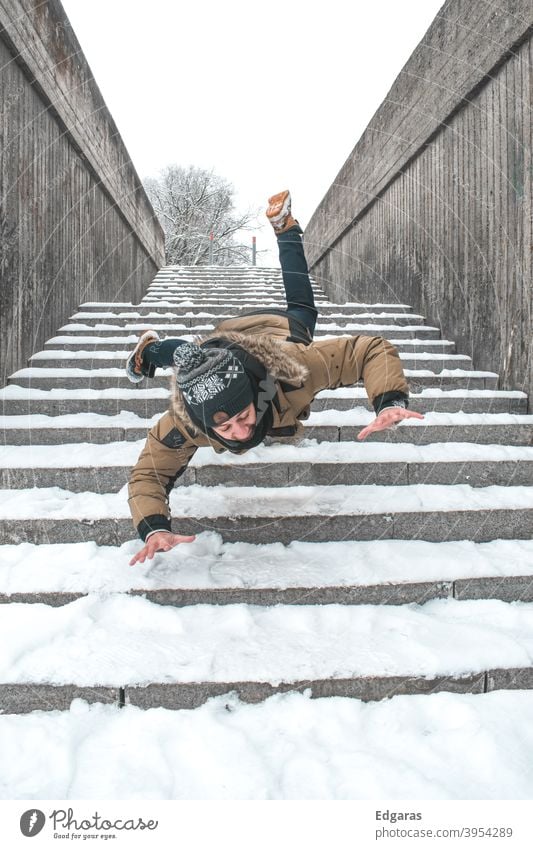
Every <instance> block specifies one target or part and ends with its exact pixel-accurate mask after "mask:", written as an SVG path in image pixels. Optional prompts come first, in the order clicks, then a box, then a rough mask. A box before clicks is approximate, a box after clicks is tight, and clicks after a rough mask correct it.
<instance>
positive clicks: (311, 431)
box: [0, 267, 533, 712]
mask: <svg viewBox="0 0 533 849" xmlns="http://www.w3.org/2000/svg"><path fill="white" fill-rule="evenodd" d="M315 296H316V300H317V306H318V308H319V315H320V317H319V323H318V326H317V331H316V336H317V337H318V336H323V335H326V334H331V335H343V334H346V333H350V334H357V333H368V334H372V335H375V334H381V335H383V336H386V337H387V338H389V339H391V340H392V341H393V342H394V344H395V345H396V346H397V347H398V350H399V352H400V356H401V358H402V360H403V364H404V368H405V369H406V373H407V375H408V378H409V382H410V386H411V402H410V407H411V409H415V410H419V411H420V412H423V413H424V414H425V419H424V420H423V421H410V422H409V423H405V424H403V425H401V426H399V427H398V428H397V429H395V430H394V432H392V431H389V432H386V433H381V434H376V435H375V436H373V437H372V438H370V439H369V440H368V441H367V442H365V443H358V442H356V439H355V437H356V434H357V432H358V431H359V430H360V428H361V427H362V426H364V425H365V424H367V423H368V422H369V421H370V420H371V419H372V418H373V414H372V413H371V411H370V408H369V405H368V403H367V401H366V395H365V392H364V390H363V388H362V387H359V386H357V387H353V388H349V389H342V390H336V391H331V392H323V393H321V394H320V396H319V397H318V398H317V399H316V401H315V402H314V404H313V408H312V414H311V417H310V418H309V420H308V421H307V422H306V423H305V427H306V434H307V438H306V440H305V442H304V443H302V444H301V445H299V446H297V447H295V446H289V445H269V446H260V447H259V448H257V449H254V450H253V451H251V452H248V453H247V454H245V455H242V456H240V457H235V456H232V455H221V456H216V455H215V454H214V453H213V452H211V451H209V450H208V449H201V450H199V451H198V452H197V454H196V456H195V458H194V459H193V462H192V463H191V465H190V467H189V469H188V470H187V472H186V474H185V475H184V476H183V477H182V478H181V479H180V481H179V485H177V486H176V488H175V490H174V493H173V495H172V498H171V504H172V507H173V510H172V512H173V515H174V517H175V520H174V524H175V527H176V528H177V529H178V528H179V530H180V532H183V533H195V534H197V535H198V536H197V540H196V541H195V542H194V543H193V544H191V545H182V546H179V547H178V548H176V549H175V550H173V551H172V552H170V553H168V554H164V555H163V554H161V555H157V557H156V558H155V560H154V561H153V562H152V563H147V564H144V565H143V566H140V565H138V566H136V567H134V568H130V567H129V566H128V561H129V559H130V557H131V555H132V553H133V552H134V551H135V550H137V549H138V547H140V545H141V543H140V540H135V538H134V537H135V533H134V530H133V526H132V523H131V519H130V517H129V512H128V509H127V504H126V493H125V488H124V487H125V484H126V481H127V478H128V474H129V470H130V468H131V466H132V465H133V464H134V462H135V460H136V458H137V456H138V454H139V451H140V449H141V446H142V444H143V442H144V438H145V435H146V430H147V428H148V427H150V425H151V424H152V423H153V422H155V421H156V420H157V418H158V416H159V415H160V414H161V413H162V412H164V410H165V409H166V407H167V404H168V396H169V376H168V375H165V374H160V375H158V376H157V377H156V379H155V380H154V381H151V382H149V383H148V384H146V383H143V384H141V385H140V386H139V387H132V385H131V384H130V383H129V382H128V381H127V379H126V377H125V374H124V362H125V358H126V356H127V353H128V352H129V351H130V350H131V347H132V345H133V344H134V342H135V341H136V339H137V338H138V335H139V334H140V332H141V331H142V330H144V329H146V328H148V327H153V328H155V329H158V330H159V331H160V332H161V333H162V334H164V335H179V336H181V337H185V338H193V336H194V335H196V334H201V333H202V332H206V331H209V330H211V329H212V328H213V326H214V324H215V323H216V322H217V321H218V320H220V319H221V318H222V317H229V316H231V315H236V314H238V312H239V311H241V310H246V309H250V308H252V307H254V306H258V307H264V306H268V305H275V306H278V307H279V306H283V305H284V299H283V288H282V283H281V275H280V273H279V271H277V270H273V269H259V268H257V269H250V268H233V269H190V268H172V267H169V268H165V269H162V270H161V271H160V272H159V274H158V275H157V276H156V278H155V280H154V282H153V283H152V285H151V286H150V288H149V290H148V293H147V295H146V297H145V298H144V299H143V301H142V303H141V304H138V305H132V304H126V303H120V304H96V303H89V304H83V305H82V306H81V307H80V310H79V312H78V313H76V315H74V316H73V317H72V319H71V323H69V324H67V325H65V326H64V327H61V328H60V329H59V330H58V335H57V336H55V337H54V338H53V339H51V340H49V341H48V342H47V343H46V345H45V349H44V350H43V351H41V352H39V353H36V354H35V355H34V356H33V357H32V358H31V362H30V364H29V368H27V369H21V370H20V371H18V372H16V373H15V374H14V375H12V377H11V378H10V381H9V385H8V386H7V387H6V388H5V389H4V390H2V391H1V397H2V411H1V412H2V419H1V421H2V428H3V436H4V440H3V441H4V445H3V447H2V448H1V449H0V467H1V468H0V474H1V475H2V481H1V488H2V490H3V491H2V499H1V501H2V503H1V507H0V561H1V566H0V601H1V602H3V603H4V606H3V608H2V617H1V621H0V633H1V636H2V643H3V645H4V646H5V647H6V650H5V651H4V656H3V659H2V661H1V662H0V709H1V710H3V711H5V712H27V711H30V710H33V709H35V708H41V709H51V708H60V709H64V708H66V707H68V705H69V704H70V702H71V700H72V699H73V698H75V697H77V696H81V697H83V698H85V699H87V700H88V701H107V702H116V703H117V704H125V703H131V704H136V705H140V706H142V707H150V706H155V705H162V706H166V707H194V706H195V705H198V704H200V703H201V702H202V701H204V700H205V699H206V698H208V697H209V696H212V695H216V694H220V693H228V692H230V691H237V692H238V693H239V694H240V695H241V697H242V698H243V699H245V700H249V701H256V700H259V699H263V698H265V697H267V696H269V695H270V694H272V693H274V692H277V691H279V690H281V691H283V690H295V689H298V690H302V689H310V690H311V691H312V693H313V695H315V696H325V695H349V696H356V697H359V698H362V699H378V698H383V697H385V696H390V695H393V694H397V693H431V692H435V691H437V690H451V691H454V692H484V691H487V690H490V689H498V688H508V687H521V688H530V687H533V663H532V661H531V658H532V657H533V542H532V539H531V538H532V536H533V485H532V484H533V447H532V444H533V440H532V434H533V427H532V426H533V416H531V415H527V397H526V396H525V395H524V393H522V392H508V391H498V390H497V384H498V376H497V375H495V374H492V373H489V372H481V371H475V370H474V369H473V366H472V362H471V360H470V358H469V357H467V356H465V355H462V354H457V353H455V345H454V343H453V342H451V341H447V340H442V339H441V338H440V332H439V329H438V328H435V327H428V326H427V325H426V324H425V323H424V319H423V317H422V316H418V315H414V314H413V312H412V310H411V308H410V307H408V306H406V305H397V304H393V305H383V304H373V305H364V304H356V303H348V304H331V303H329V302H328V301H327V298H326V296H325V294H324V293H323V292H321V291H320V289H319V288H318V287H316V286H315ZM517 602H518V603H517Z"/></svg>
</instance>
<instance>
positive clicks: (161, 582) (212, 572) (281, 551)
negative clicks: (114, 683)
mask: <svg viewBox="0 0 533 849" xmlns="http://www.w3.org/2000/svg"><path fill="white" fill-rule="evenodd" d="M139 545H140V542H139V540H133V539H132V540H130V541H128V542H126V543H123V544H122V545H121V546H116V547H115V546H98V545H97V544H96V543H95V542H78V543H66V544H55V545H54V544H43V545H34V544H32V543H21V544H20V545H3V546H0V593H4V594H6V595H10V594H12V593H21V592H23V593H30V592H40V591H41V592H67V593H68V592H78V593H93V592H100V593H104V594H108V593H111V592H128V591H131V590H145V591H147V590H158V589H221V588H245V589H260V588H276V589H286V588H288V587H300V588H310V587H314V588H317V587H352V586H379V585H382V584H407V583H421V582H428V581H455V580H459V579H470V580H473V579H478V578H490V577H492V578H502V579H503V578H505V577H511V576H516V575H522V576H529V577H532V578H533V541H532V540H493V541H491V542H484V543H475V542H471V541H469V540H460V541H454V542H448V541H447V542H424V541H421V540H409V541H406V540H371V541H359V540H358V541H353V542H352V541H340V542H292V543H290V545H288V546H285V545H282V544H281V543H279V542H277V543H271V544H267V545H256V544H253V543H243V542H239V543H228V542H223V541H222V537H221V536H220V534H217V533H214V532H212V531H204V532H203V533H201V534H199V535H198V536H197V538H196V540H195V541H194V542H192V543H190V544H187V545H179V546H177V547H176V548H174V549H173V550H172V551H169V552H166V553H165V554H160V555H156V557H155V559H154V560H153V561H146V562H145V563H143V564H141V563H138V564H137V565H136V566H135V568H134V569H132V568H131V567H130V566H129V565H128V564H129V560H130V559H131V557H132V556H133V554H134V553H135V552H136V551H137V550H138V548H139ZM326 564H327V568H325V565H326ZM312 601H313V597H312V596H309V597H308V598H307V602H308V603H311V602H312Z"/></svg>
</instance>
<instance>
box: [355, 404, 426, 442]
mask: <svg viewBox="0 0 533 849" xmlns="http://www.w3.org/2000/svg"><path fill="white" fill-rule="evenodd" d="M423 418H424V416H423V415H422V414H421V413H415V412H414V410H406V409H404V407H386V408H385V409H384V410H382V411H381V413H380V414H379V416H376V418H375V419H374V421H373V422H370V424H369V425H367V426H366V427H364V428H363V430H362V431H361V432H360V433H358V434H357V439H359V440H363V439H366V437H367V436H368V435H369V434H370V433H374V432H375V431H376V430H387V428H388V427H393V425H395V424H397V423H398V422H401V421H403V419H423Z"/></svg>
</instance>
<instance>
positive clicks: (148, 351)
mask: <svg viewBox="0 0 533 849" xmlns="http://www.w3.org/2000/svg"><path fill="white" fill-rule="evenodd" d="M301 234H302V231H301V230H300V228H299V227H291V229H290V230H287V231H286V232H285V233H281V235H279V236H278V249H279V261H280V265H281V275H282V278H283V286H284V288H285V297H286V299H287V309H286V310H283V312H284V313H286V314H287V315H288V316H289V317H293V318H295V319H297V320H298V321H299V322H300V323H301V324H303V325H304V328H305V329H306V330H307V331H308V333H309V337H310V339H312V338H313V333H314V330H315V324H316V319H317V315H318V312H317V309H316V307H315V299H314V297H313V289H312V287H311V281H310V280H309V269H308V268H307V260H306V258H305V254H304V246H303V242H302V235H301ZM257 312H258V314H261V313H269V312H276V313H278V312H279V311H278V310H268V309H267V308H265V309H262V310H258V311H257ZM251 314H253V313H248V315H251ZM184 342H185V339H178V338H169V339H162V340H161V341H159V342H153V343H152V344H151V345H147V346H146V348H145V349H144V351H143V367H144V368H143V371H145V373H148V374H150V376H151V375H152V374H153V372H154V370H155V369H156V368H168V367H169V366H171V365H173V363H174V360H173V354H174V351H175V350H176V348H177V347H178V346H179V345H183V344H184ZM150 367H151V368H150Z"/></svg>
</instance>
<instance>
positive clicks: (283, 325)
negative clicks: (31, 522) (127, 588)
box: [126, 191, 423, 566]
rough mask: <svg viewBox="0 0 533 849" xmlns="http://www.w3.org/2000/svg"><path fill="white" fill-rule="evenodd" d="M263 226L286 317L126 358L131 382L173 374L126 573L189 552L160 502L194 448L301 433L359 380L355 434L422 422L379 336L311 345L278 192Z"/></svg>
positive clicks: (142, 474)
mask: <svg viewBox="0 0 533 849" xmlns="http://www.w3.org/2000/svg"><path fill="white" fill-rule="evenodd" d="M266 215H267V218H268V219H269V221H270V223H271V224H272V226H273V228H274V232H275V234H276V237H277V241H278V248H279V257H280V264H281V272H282V277H283V284H284V287H285V294H286V299H287V309H286V310H282V309H272V308H264V309H259V310H253V311H250V312H248V313H241V314H240V315H239V316H238V317H236V318H231V319H227V320H226V321H222V322H220V324H218V325H217V327H216V328H215V330H214V331H213V332H212V333H210V334H209V335H208V336H205V337H203V338H202V339H200V340H198V344H192V343H189V342H186V341H185V340H183V339H163V340H161V339H159V337H158V335H157V333H155V332H154V331H148V332H147V333H145V334H143V336H142V337H141V338H140V340H139V342H138V344H137V346H136V348H135V349H134V351H133V352H132V353H131V355H130V357H129V358H128V362H127V366H126V370H127V373H128V377H129V378H130V380H132V381H133V382H137V381H141V380H143V379H144V378H145V377H153V375H154V373H155V370H156V368H165V367H168V366H174V369H175V379H174V380H173V397H172V401H171V405H170V409H169V411H168V412H167V413H165V414H164V415H163V416H162V418H161V419H159V421H158V422H157V424H156V425H155V426H154V427H153V428H152V429H151V430H150V432H149V434H148V438H147V440H146V443H145V446H144V448H143V450H142V452H141V455H140V457H139V459H138V461H137V464H136V465H135V467H134V469H133V471H132V473H131V477H130V481H129V506H130V510H131V514H132V518H133V522H134V524H135V527H136V528H137V531H138V533H139V536H140V537H141V539H142V540H143V542H144V543H145V545H144V547H143V548H141V550H140V551H139V552H137V554H136V555H135V556H134V557H133V558H132V560H131V561H130V565H132V566H133V565H134V564H135V563H138V562H140V563H144V561H145V560H146V559H147V558H148V559H151V558H152V557H153V556H154V554H155V553H156V552H158V551H169V550H170V549H171V548H173V547H174V546H176V545H179V544H180V543H185V542H192V541H193V540H194V539H195V537H194V536H182V535H180V534H175V533H173V532H172V529H171V524H170V511H169V504H168V499H169V494H170V491H171V489H172V487H173V485H174V483H175V481H176V480H177V478H179V477H180V475H182V474H183V472H184V471H185V469H186V468H187V466H188V464H189V462H190V460H191V458H192V457H193V455H194V453H195V451H196V449H197V448H199V447H201V446H209V445H210V446H211V447H212V448H213V449H214V450H215V451H216V452H217V453H220V452H222V451H231V452H233V453H235V454H242V453H244V452H245V451H248V450H249V449H251V448H254V447H255V446H256V445H259V444H260V443H261V442H263V441H264V440H265V438H266V437H269V438H270V439H274V440H276V439H287V438H292V439H295V438H297V437H300V436H301V435H302V433H303V426H302V421H303V420H305V419H307V418H308V417H309V411H310V405H311V402H312V401H313V399H314V397H315V396H316V395H317V394H318V393H319V392H321V391H322V390H323V389H336V388H337V387H340V386H351V385H353V384H354V383H357V382H358V381H359V380H363V381H364V384H365V389H366V391H367V394H368V397H369V398H370V401H371V402H372V405H373V407H374V410H375V412H376V418H375V419H374V421H373V422H371V424H369V425H368V426H367V427H365V428H363V430H362V431H361V432H360V433H359V434H358V439H360V440H362V439H364V438H365V437H366V436H368V435H369V434H370V433H373V432H375V431H378V430H385V429H386V428H390V427H392V426H393V425H395V424H397V423H398V422H400V421H402V420H403V419H407V418H417V419H421V418H423V416H422V415H420V413H415V412H412V411H410V410H408V409H407V403H408V391H409V390H408V386H407V382H406V380H405V377H404V374H403V369H402V366H401V362H400V359H399V357H398V352H397V351H396V348H394V346H393V345H391V343H390V342H388V341H387V340H386V339H383V338H382V337H381V336H352V337H340V338H338V339H324V340H320V341H316V342H314V341H313V332H314V329H315V324H316V320H317V310H316V307H315V303H314V298H313V291H312V287H311V283H310V280H309V273H308V268H307V262H306V259H305V255H304V249H303V243H302V238H301V236H302V230H301V229H300V226H299V224H298V222H297V221H296V220H295V219H294V218H293V217H292V215H291V200H290V194H289V192H288V191H285V192H280V193H279V194H278V195H274V196H273V197H271V198H270V199H269V206H268V209H267V212H266Z"/></svg>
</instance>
